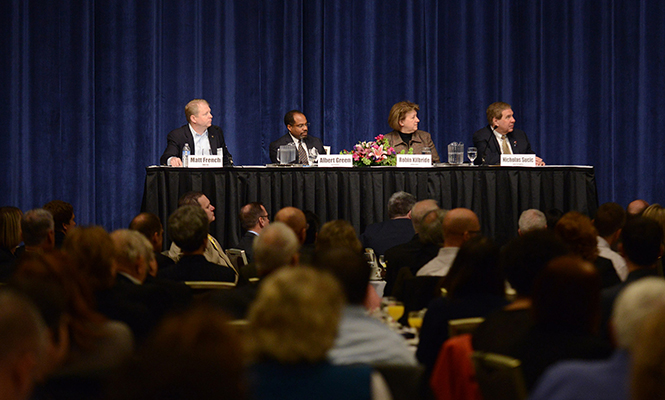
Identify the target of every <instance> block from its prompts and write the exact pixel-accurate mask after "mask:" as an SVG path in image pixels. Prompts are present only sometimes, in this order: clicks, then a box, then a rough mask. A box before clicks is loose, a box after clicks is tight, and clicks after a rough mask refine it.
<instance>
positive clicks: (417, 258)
mask: <svg viewBox="0 0 665 400" xmlns="http://www.w3.org/2000/svg"><path fill="white" fill-rule="evenodd" d="M439 248H440V247H439V246H437V245H435V244H433V243H423V242H421V241H420V239H419V236H418V234H416V235H414V236H413V237H412V238H411V240H410V241H408V242H406V243H403V244H400V245H397V246H395V247H392V248H390V249H388V250H386V253H385V259H386V287H385V289H384V290H383V293H384V294H385V295H386V296H390V294H391V293H392V291H393V287H394V285H395V281H396V280H397V273H398V272H399V270H400V269H401V268H402V267H408V268H409V269H410V270H411V273H412V274H413V275H415V274H416V272H418V270H419V269H420V268H421V267H422V266H423V265H425V264H427V263H428V262H429V261H430V260H432V259H433V258H434V257H436V256H437V255H438V254H439Z"/></svg>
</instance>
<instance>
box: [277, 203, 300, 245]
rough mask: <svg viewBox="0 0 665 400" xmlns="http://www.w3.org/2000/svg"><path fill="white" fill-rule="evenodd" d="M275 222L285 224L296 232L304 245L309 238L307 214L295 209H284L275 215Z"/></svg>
mask: <svg viewBox="0 0 665 400" xmlns="http://www.w3.org/2000/svg"><path fill="white" fill-rule="evenodd" d="M275 222H283V223H285V224H286V225H288V227H289V228H291V229H292V230H293V232H295V234H296V237H297V238H298V241H299V242H300V244H301V245H302V244H303V243H305V238H306V237H307V218H306V217H305V213H304V212H302V211H301V210H300V209H298V208H295V207H284V208H282V209H281V210H279V211H277V214H275Z"/></svg>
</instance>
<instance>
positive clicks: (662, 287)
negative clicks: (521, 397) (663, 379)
mask: <svg viewBox="0 0 665 400" xmlns="http://www.w3.org/2000/svg"><path fill="white" fill-rule="evenodd" d="M664 306H665V281H664V280H662V279H659V278H655V277H649V278H644V279H641V280H639V281H638V282H634V283H632V284H630V285H628V286H627V287H626V290H624V291H623V292H621V294H620V295H619V297H617V300H616V302H615V304H614V309H613V311H612V332H613V335H612V337H613V338H614V342H615V344H616V350H615V351H614V354H613V355H612V357H610V358H609V359H607V360H599V361H563V362H560V363H557V364H554V365H553V366H552V367H551V368H549V369H548V370H547V371H546V372H545V374H543V376H542V378H541V379H540V381H539V383H538V384H537V385H536V388H535V389H534V392H533V393H532V395H531V397H530V398H531V399H534V400H537V399H549V400H565V399H569V400H573V399H589V400H593V399H598V400H607V399H628V398H630V362H631V354H632V352H633V349H634V348H635V347H636V346H637V345H638V343H636V339H637V336H638V333H639V332H640V330H641V329H642V327H643V326H644V320H645V319H646V318H647V317H648V316H650V315H652V314H654V312H657V310H659V309H661V308H662V307H664Z"/></svg>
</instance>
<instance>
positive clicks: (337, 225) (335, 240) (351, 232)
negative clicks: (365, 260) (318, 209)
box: [316, 219, 364, 254]
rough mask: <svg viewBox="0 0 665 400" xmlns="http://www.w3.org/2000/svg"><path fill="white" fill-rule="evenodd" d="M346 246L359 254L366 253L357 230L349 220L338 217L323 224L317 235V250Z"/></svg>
mask: <svg viewBox="0 0 665 400" xmlns="http://www.w3.org/2000/svg"><path fill="white" fill-rule="evenodd" d="M340 247H344V248H347V249H350V250H352V251H355V252H356V253H358V254H363V253H364V248H363V245H362V243H360V240H358V236H356V230H355V229H353V226H351V224H350V223H349V222H347V221H344V220H342V219H337V220H334V221H329V222H326V223H325V224H323V226H322V227H321V230H320V231H319V234H318V235H317V237H316V252H317V253H319V252H322V251H326V250H330V249H334V248H340Z"/></svg>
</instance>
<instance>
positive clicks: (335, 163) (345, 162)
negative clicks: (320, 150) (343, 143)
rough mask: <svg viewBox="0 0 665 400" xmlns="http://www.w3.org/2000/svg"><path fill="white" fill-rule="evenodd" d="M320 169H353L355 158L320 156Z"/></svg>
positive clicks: (341, 155)
mask: <svg viewBox="0 0 665 400" xmlns="http://www.w3.org/2000/svg"><path fill="white" fill-rule="evenodd" d="M319 167H324V168H325V167H343V168H352V167H353V156H352V155H351V154H332V155H326V154H319Z"/></svg>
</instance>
